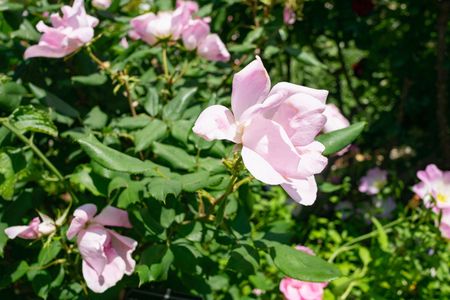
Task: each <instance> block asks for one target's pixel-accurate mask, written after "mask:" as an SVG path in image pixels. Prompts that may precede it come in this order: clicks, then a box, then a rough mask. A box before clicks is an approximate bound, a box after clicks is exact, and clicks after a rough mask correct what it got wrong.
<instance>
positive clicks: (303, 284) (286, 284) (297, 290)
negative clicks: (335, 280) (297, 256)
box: [280, 245, 328, 300]
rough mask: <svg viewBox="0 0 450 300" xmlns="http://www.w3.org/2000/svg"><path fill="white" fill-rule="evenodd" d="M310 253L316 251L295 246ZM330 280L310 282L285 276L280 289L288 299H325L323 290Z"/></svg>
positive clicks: (312, 253)
mask: <svg viewBox="0 0 450 300" xmlns="http://www.w3.org/2000/svg"><path fill="white" fill-rule="evenodd" d="M295 248H296V249H297V250H300V251H303V252H305V253H307V254H309V255H314V252H313V251H312V250H311V249H309V248H308V247H305V246H300V245H299V246H297V247H295ZM327 285H328V282H308V281H300V280H297V279H293V278H289V277H286V278H283V279H282V280H281V282H280V291H281V292H282V293H283V296H284V298H285V299H286V300H321V299H323V290H324V288H325V287H326V286H327Z"/></svg>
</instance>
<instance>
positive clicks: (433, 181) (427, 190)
mask: <svg viewBox="0 0 450 300" xmlns="http://www.w3.org/2000/svg"><path fill="white" fill-rule="evenodd" d="M417 177H418V178H419V179H420V180H421V182H419V183H418V184H416V185H414V186H413V191H414V192H415V193H416V194H417V195H418V196H419V197H420V198H421V199H422V200H423V201H424V203H425V206H426V207H428V208H431V209H432V210H433V211H434V212H435V213H437V214H439V213H441V214H442V218H441V222H440V224H439V229H440V230H441V233H442V236H443V237H445V238H447V239H450V171H441V170H440V169H439V168H438V167H437V166H436V165H434V164H430V165H428V166H427V167H426V168H425V170H423V171H419V172H417Z"/></svg>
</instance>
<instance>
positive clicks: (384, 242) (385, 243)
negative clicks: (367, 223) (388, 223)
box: [371, 217, 390, 252]
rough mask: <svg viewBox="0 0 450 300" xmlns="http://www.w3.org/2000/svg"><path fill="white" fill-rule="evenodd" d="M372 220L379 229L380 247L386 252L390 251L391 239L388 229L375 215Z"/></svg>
mask: <svg viewBox="0 0 450 300" xmlns="http://www.w3.org/2000/svg"><path fill="white" fill-rule="evenodd" d="M371 220H372V222H373V224H374V225H375V227H376V228H377V231H378V243H379V244H380V249H381V250H383V251H384V252H390V251H389V239H388V236H387V233H386V231H385V230H384V228H383V225H381V223H380V222H379V221H378V220H377V219H376V218H375V217H372V218H371Z"/></svg>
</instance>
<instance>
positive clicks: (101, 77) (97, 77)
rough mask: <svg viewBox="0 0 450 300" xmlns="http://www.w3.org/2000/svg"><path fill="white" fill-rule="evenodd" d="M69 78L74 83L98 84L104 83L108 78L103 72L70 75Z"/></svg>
mask: <svg viewBox="0 0 450 300" xmlns="http://www.w3.org/2000/svg"><path fill="white" fill-rule="evenodd" d="M71 79H72V81H73V82H76V83H81V84H84V85H92V86H98V85H102V84H104V83H105V82H106V80H108V77H107V76H106V75H105V74H103V73H94V74H90V75H86V76H72V78H71Z"/></svg>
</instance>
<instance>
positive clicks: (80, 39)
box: [24, 0, 98, 59]
mask: <svg viewBox="0 0 450 300" xmlns="http://www.w3.org/2000/svg"><path fill="white" fill-rule="evenodd" d="M61 11H62V13H63V16H62V17H61V16H60V15H58V14H52V15H51V16H50V19H51V23H52V27H49V26H47V25H45V24H44V22H42V21H40V22H39V23H38V24H37V25H36V28H37V30H38V31H39V32H42V33H43V35H42V36H41V39H40V40H39V43H38V44H37V45H33V46H31V47H29V48H28V49H27V50H26V51H25V54H24V57H25V59H28V58H31V57H52V58H60V57H64V56H67V55H69V54H71V53H73V52H75V51H76V50H78V49H79V48H81V47H82V46H83V45H84V44H86V43H88V42H89V41H91V40H92V38H93V37H94V27H95V26H97V24H98V19H97V18H95V17H92V16H90V15H88V14H87V13H86V10H85V8H84V2H83V0H75V1H74V3H73V6H67V5H65V6H63V7H62V8H61Z"/></svg>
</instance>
